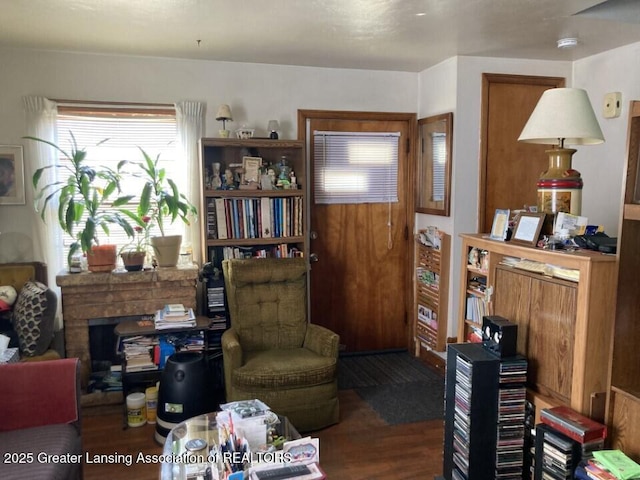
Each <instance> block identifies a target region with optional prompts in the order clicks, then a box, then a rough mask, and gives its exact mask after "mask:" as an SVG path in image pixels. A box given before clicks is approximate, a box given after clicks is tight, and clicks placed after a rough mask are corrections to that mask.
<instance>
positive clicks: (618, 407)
mask: <svg viewBox="0 0 640 480" xmlns="http://www.w3.org/2000/svg"><path fill="white" fill-rule="evenodd" d="M627 148H628V153H627V158H628V161H627V166H626V176H625V185H624V199H623V202H624V204H623V206H622V219H621V222H620V231H619V233H618V253H617V256H618V290H617V296H616V313H615V326H614V330H613V340H612V342H611V381H610V392H609V398H608V409H607V424H608V426H609V440H610V442H611V446H612V448H619V449H621V450H623V451H624V452H625V453H626V454H627V455H629V456H630V457H631V458H633V459H634V460H635V461H637V462H640V428H638V426H640V372H638V368H639V367H640V275H639V274H638V272H640V250H639V248H638V246H639V245H640V178H639V177H638V175H639V174H640V170H639V168H638V167H639V165H638V154H639V153H640V102H638V101H634V102H631V108H630V116H629V138H628V144H627Z"/></svg>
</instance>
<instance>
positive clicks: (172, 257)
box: [121, 148, 197, 267]
mask: <svg viewBox="0 0 640 480" xmlns="http://www.w3.org/2000/svg"><path fill="white" fill-rule="evenodd" d="M140 151H141V152H142V158H143V160H142V161H141V162H129V163H132V164H133V165H135V166H136V167H137V168H138V169H139V171H138V172H134V173H133V175H136V176H138V177H141V178H143V179H144V181H145V183H144V187H143V188H142V192H141V194H140V203H139V204H138V208H137V209H136V211H135V212H132V211H130V210H127V209H126V208H123V209H121V211H122V212H123V213H124V214H125V215H127V216H128V217H129V218H130V219H131V220H133V221H134V222H135V223H136V225H138V226H141V227H145V228H146V230H147V232H148V231H149V229H150V228H152V227H153V226H156V225H157V227H158V229H159V230H160V236H153V237H150V243H151V246H152V248H153V252H154V255H155V259H156V263H157V265H158V266H159V267H175V266H176V265H177V264H178V257H179V255H180V244H181V243H182V235H166V234H165V227H166V226H167V225H170V224H172V223H173V222H175V221H176V220H178V219H179V220H182V221H183V222H184V223H185V224H187V225H190V224H191V223H190V218H191V217H193V218H195V217H196V216H197V210H196V207H195V206H193V204H192V203H191V202H190V201H189V200H188V199H187V197H185V196H184V194H182V193H180V192H179V190H178V187H177V185H176V184H175V182H174V181H173V180H171V179H170V178H168V177H167V174H166V171H165V169H164V168H162V167H161V166H160V165H159V160H160V155H157V156H156V158H155V159H154V158H151V156H149V154H147V152H146V151H144V150H143V149H142V148H140ZM144 218H149V221H148V222H145V223H144V224H143V223H141V221H143V219H144Z"/></svg>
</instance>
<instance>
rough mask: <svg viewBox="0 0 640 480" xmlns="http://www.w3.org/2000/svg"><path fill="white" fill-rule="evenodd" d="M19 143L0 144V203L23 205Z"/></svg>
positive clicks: (22, 167)
mask: <svg viewBox="0 0 640 480" xmlns="http://www.w3.org/2000/svg"><path fill="white" fill-rule="evenodd" d="M24 204H25V199H24V160H23V157H22V146H21V145H0V205H24Z"/></svg>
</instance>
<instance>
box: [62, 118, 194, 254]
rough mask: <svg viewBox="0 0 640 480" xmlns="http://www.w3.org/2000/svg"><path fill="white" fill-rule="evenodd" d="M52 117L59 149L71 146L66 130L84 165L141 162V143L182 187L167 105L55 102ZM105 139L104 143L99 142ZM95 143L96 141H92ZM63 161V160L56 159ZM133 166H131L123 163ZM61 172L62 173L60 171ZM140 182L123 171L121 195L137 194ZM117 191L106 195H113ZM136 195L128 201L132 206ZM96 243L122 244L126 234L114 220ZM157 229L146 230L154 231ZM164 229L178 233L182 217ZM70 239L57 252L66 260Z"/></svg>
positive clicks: (114, 165)
mask: <svg viewBox="0 0 640 480" xmlns="http://www.w3.org/2000/svg"><path fill="white" fill-rule="evenodd" d="M58 110H59V114H58V117H57V135H58V145H59V146H60V147H61V148H62V149H63V150H65V151H67V152H69V151H70V150H71V145H72V139H71V133H73V136H74V137H75V140H76V143H77V145H78V147H79V148H84V149H85V150H86V151H87V157H86V164H87V165H90V166H95V167H101V166H106V167H109V168H111V169H113V170H116V168H117V165H118V162H120V161H121V160H129V161H132V162H141V161H142V160H143V157H142V153H141V152H140V150H139V148H138V147H140V148H143V149H144V150H145V151H146V152H147V153H148V154H149V155H150V156H151V157H152V158H155V157H156V156H157V155H158V154H160V164H161V166H162V167H164V168H165V169H166V171H167V176H168V177H169V178H171V179H173V180H174V181H175V182H176V184H177V185H178V187H179V188H180V189H182V190H184V189H185V185H186V173H185V172H184V168H182V166H183V162H181V161H179V159H178V158H177V149H176V141H175V140H176V118H175V113H172V111H171V110H169V111H167V109H164V110H162V111H153V110H152V109H145V110H143V109H123V108H118V109H117V110H113V109H99V108H91V109H87V111H86V112H84V111H83V110H82V109H74V108H73V107H68V108H66V109H65V108H64V107H59V109H58ZM105 139H107V140H106V141H105V142H104V143H100V142H102V141H103V140H105ZM98 144H99V145H98ZM59 162H60V163H61V164H64V163H65V162H68V160H66V159H64V157H60V158H59ZM127 169H128V170H129V171H133V170H134V167H133V166H129V167H127ZM62 175H64V173H63V174H62ZM143 184H144V181H143V179H140V178H131V176H129V175H128V176H127V177H126V180H125V182H124V183H123V184H122V189H123V191H122V193H121V195H136V196H137V195H139V194H140V192H141V191H142V186H143ZM118 196H119V195H117V194H115V193H114V195H112V197H111V199H112V200H115V198H117V197H118ZM137 201H138V198H135V199H134V200H133V201H132V203H131V204H130V205H129V207H128V208H129V209H130V210H132V211H135V209H136V208H137ZM98 233H99V235H98V238H99V241H100V243H114V244H116V245H118V247H122V246H124V245H126V244H127V243H129V242H130V241H131V239H129V238H128V237H127V235H126V234H125V233H124V231H123V230H122V229H121V228H120V227H119V226H118V225H112V226H110V235H109V236H108V237H107V235H106V234H105V233H104V232H103V231H102V230H101V229H100V230H99V232H98ZM157 234H159V231H155V232H154V231H151V235H157ZM165 234H168V235H172V234H181V235H183V234H184V225H183V223H182V222H176V223H174V224H173V225H170V226H168V227H165ZM72 242H73V239H72V238H71V237H69V236H67V235H65V238H64V245H65V251H64V252H61V255H63V261H64V262H66V258H67V252H68V249H69V245H70V244H71V243H72Z"/></svg>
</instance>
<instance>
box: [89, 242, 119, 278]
mask: <svg viewBox="0 0 640 480" xmlns="http://www.w3.org/2000/svg"><path fill="white" fill-rule="evenodd" d="M116 258H117V246H116V245H94V246H93V247H91V251H89V252H87V268H88V269H89V271H90V272H110V271H111V270H113V269H114V268H116Z"/></svg>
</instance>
